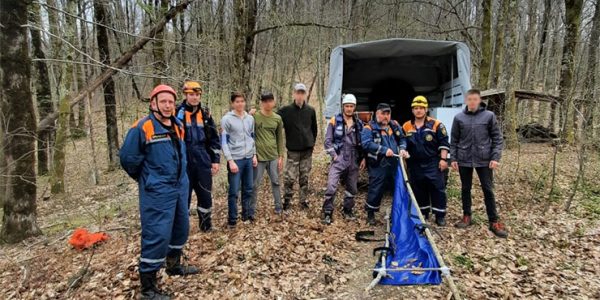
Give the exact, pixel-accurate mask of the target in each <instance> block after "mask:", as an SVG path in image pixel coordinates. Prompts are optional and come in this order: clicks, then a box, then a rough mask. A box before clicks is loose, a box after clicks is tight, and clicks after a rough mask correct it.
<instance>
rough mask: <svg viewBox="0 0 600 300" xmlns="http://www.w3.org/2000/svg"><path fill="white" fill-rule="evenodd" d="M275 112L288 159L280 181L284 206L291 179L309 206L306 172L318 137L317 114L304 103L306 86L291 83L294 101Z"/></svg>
mask: <svg viewBox="0 0 600 300" xmlns="http://www.w3.org/2000/svg"><path fill="white" fill-rule="evenodd" d="M277 114H279V115H280V116H281V119H282V120H283V128H284V131H285V147H286V148H287V150H288V151H287V162H286V164H285V171H284V173H285V177H284V184H283V193H284V194H283V209H284V210H288V209H289V208H290V201H291V200H292V196H293V195H294V181H295V180H296V178H298V181H299V184H300V204H301V206H302V208H308V203H307V202H306V201H307V200H308V174H309V173H310V169H311V165H312V153H313V147H314V146H315V140H316V139H317V130H318V129H317V115H316V113H315V110H314V108H312V107H311V106H310V105H308V104H307V103H306V86H305V85H304V84H302V83H298V84H296V85H295V86H294V102H293V103H292V104H290V105H287V106H284V107H282V108H281V109H280V110H279V111H278V112H277Z"/></svg>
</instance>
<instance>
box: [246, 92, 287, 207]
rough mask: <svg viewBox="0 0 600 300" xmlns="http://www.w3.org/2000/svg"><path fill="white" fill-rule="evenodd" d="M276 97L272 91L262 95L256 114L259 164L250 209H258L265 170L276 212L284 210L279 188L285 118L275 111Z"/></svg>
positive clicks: (255, 128)
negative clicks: (257, 198)
mask: <svg viewBox="0 0 600 300" xmlns="http://www.w3.org/2000/svg"><path fill="white" fill-rule="evenodd" d="M274 107H275V97H273V94H271V93H263V94H262V95H261V96H260V110H259V111H257V112H256V114H254V134H255V141H256V154H257V156H258V165H257V166H256V168H254V194H253V195H252V202H251V203H250V210H251V211H255V210H256V196H257V195H258V188H259V187H260V184H261V183H262V180H263V175H264V173H265V170H266V171H267V174H269V179H270V180H271V191H272V192H273V200H274V202H275V213H276V214H280V213H281V212H282V210H283V207H282V205H281V191H280V190H279V172H280V171H281V169H282V168H283V151H284V150H283V146H284V140H283V120H282V119H281V116H279V115H278V114H276V113H275V112H273V108H274Z"/></svg>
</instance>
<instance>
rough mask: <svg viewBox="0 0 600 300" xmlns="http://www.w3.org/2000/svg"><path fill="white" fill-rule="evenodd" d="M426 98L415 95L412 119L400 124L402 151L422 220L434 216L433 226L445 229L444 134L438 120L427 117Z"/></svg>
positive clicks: (445, 160) (448, 146) (446, 138)
mask: <svg viewBox="0 0 600 300" xmlns="http://www.w3.org/2000/svg"><path fill="white" fill-rule="evenodd" d="M428 106H429V105H428V102H427V98H425V97H424V96H417V97H415V98H414V99H413V101H412V104H411V107H412V113H413V119H412V120H410V121H407V122H406V123H404V125H402V129H403V130H404V135H405V136H406V144H407V147H406V150H407V151H408V153H409V154H410V158H409V159H407V165H408V171H409V174H410V185H411V187H412V190H413V192H414V193H415V197H416V198H417V202H418V203H419V208H420V209H421V213H422V214H423V217H425V219H427V218H428V217H429V212H430V211H433V213H434V214H435V223H436V224H437V225H438V226H446V219H445V217H446V186H445V182H444V171H445V170H446V169H448V162H447V159H448V151H449V150H450V144H449V143H448V132H447V131H446V127H445V126H444V124H442V123H441V122H440V121H438V120H436V119H434V118H431V117H428V116H427V108H428Z"/></svg>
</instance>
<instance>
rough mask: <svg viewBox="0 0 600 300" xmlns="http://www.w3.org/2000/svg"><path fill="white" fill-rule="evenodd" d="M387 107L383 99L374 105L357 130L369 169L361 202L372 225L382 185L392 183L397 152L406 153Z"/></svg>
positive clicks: (403, 154)
mask: <svg viewBox="0 0 600 300" xmlns="http://www.w3.org/2000/svg"><path fill="white" fill-rule="evenodd" d="M391 111H392V109H391V107H390V106H389V104H387V103H380V104H379V105H377V111H376V112H375V120H372V121H371V122H369V123H368V124H367V125H365V126H364V128H363V130H362V134H361V141H362V145H363V149H364V150H365V151H366V153H367V166H368V170H369V192H368V195H367V203H366V204H365V209H366V210H367V223H368V224H369V225H375V212H376V211H379V206H380V205H381V198H383V193H384V191H385V189H386V187H393V186H395V185H394V179H395V177H396V172H397V170H398V156H402V157H406V156H407V155H408V153H407V152H406V140H405V138H404V134H403V133H402V128H401V127H400V124H398V122H396V121H394V120H392V119H391Z"/></svg>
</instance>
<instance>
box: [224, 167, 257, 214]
mask: <svg viewBox="0 0 600 300" xmlns="http://www.w3.org/2000/svg"><path fill="white" fill-rule="evenodd" d="M235 164H236V165H237V166H238V169H239V171H238V172H237V173H232V172H231V170H230V169H229V164H227V171H228V173H227V180H228V181H229V194H228V201H227V205H228V207H229V214H228V222H229V224H235V223H236V221H237V216H238V208H237V198H238V197H237V195H238V191H239V190H240V188H241V190H242V219H243V220H246V219H248V218H249V217H254V216H253V215H250V214H251V213H252V211H251V210H250V203H251V201H252V185H253V183H254V182H253V181H254V168H253V167H252V158H244V159H236V160H235Z"/></svg>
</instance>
